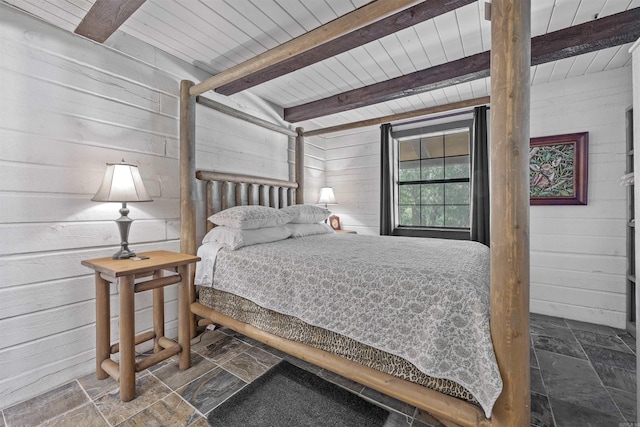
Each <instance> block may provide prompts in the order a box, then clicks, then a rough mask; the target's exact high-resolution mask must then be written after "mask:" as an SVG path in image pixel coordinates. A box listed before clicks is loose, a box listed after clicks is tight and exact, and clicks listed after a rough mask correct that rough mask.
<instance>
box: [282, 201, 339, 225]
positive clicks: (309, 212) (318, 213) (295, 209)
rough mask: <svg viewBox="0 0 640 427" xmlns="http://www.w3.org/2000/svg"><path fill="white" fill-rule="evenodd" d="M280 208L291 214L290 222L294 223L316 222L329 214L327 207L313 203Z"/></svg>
mask: <svg viewBox="0 0 640 427" xmlns="http://www.w3.org/2000/svg"><path fill="white" fill-rule="evenodd" d="M280 210H281V211H283V212H288V213H289V214H291V221H290V222H291V223H294V224H317V223H319V222H322V221H324V220H325V219H327V218H328V217H329V215H331V212H330V211H329V210H328V209H325V208H321V207H320V206H314V205H291V206H287V207H286V208H282V209H280Z"/></svg>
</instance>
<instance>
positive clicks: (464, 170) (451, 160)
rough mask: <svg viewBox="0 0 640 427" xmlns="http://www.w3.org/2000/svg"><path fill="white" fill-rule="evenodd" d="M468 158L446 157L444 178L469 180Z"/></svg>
mask: <svg viewBox="0 0 640 427" xmlns="http://www.w3.org/2000/svg"><path fill="white" fill-rule="evenodd" d="M470 176H471V175H470V171H469V156H458V157H447V158H446V159H445V171H444V177H445V178H446V179H451V178H469V177H470Z"/></svg>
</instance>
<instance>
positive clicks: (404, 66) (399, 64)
mask: <svg viewBox="0 0 640 427" xmlns="http://www.w3.org/2000/svg"><path fill="white" fill-rule="evenodd" d="M379 42H380V44H381V45H382V47H383V48H384V50H385V51H386V53H387V55H389V57H390V58H391V59H392V60H393V65H394V66H395V67H396V68H397V69H398V73H399V74H407V73H412V72H414V71H416V70H418V68H416V66H415V65H414V64H413V61H412V60H411V58H410V57H409V54H407V51H406V50H405V48H404V45H403V43H402V42H401V41H400V38H398V33H396V34H392V35H391V36H389V37H383V38H382V39H380V40H379Z"/></svg>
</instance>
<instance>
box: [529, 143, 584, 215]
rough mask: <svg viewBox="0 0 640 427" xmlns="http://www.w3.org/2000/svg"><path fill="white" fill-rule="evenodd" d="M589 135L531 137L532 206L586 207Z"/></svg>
mask: <svg viewBox="0 0 640 427" xmlns="http://www.w3.org/2000/svg"><path fill="white" fill-rule="evenodd" d="M588 156H589V133H588V132H581V133H572V134H568V135H555V136H545V137H541V138H531V143H530V147H529V194H530V199H531V205H586V204H587V181H588V179H587V167H588Z"/></svg>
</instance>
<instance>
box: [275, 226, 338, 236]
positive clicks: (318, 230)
mask: <svg viewBox="0 0 640 427" xmlns="http://www.w3.org/2000/svg"><path fill="white" fill-rule="evenodd" d="M285 227H287V228H288V229H289V231H291V237H304V236H313V235H314V234H326V233H334V231H333V230H332V229H331V228H330V227H329V226H328V225H327V224H292V223H289V224H287V225H286V226H285Z"/></svg>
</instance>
